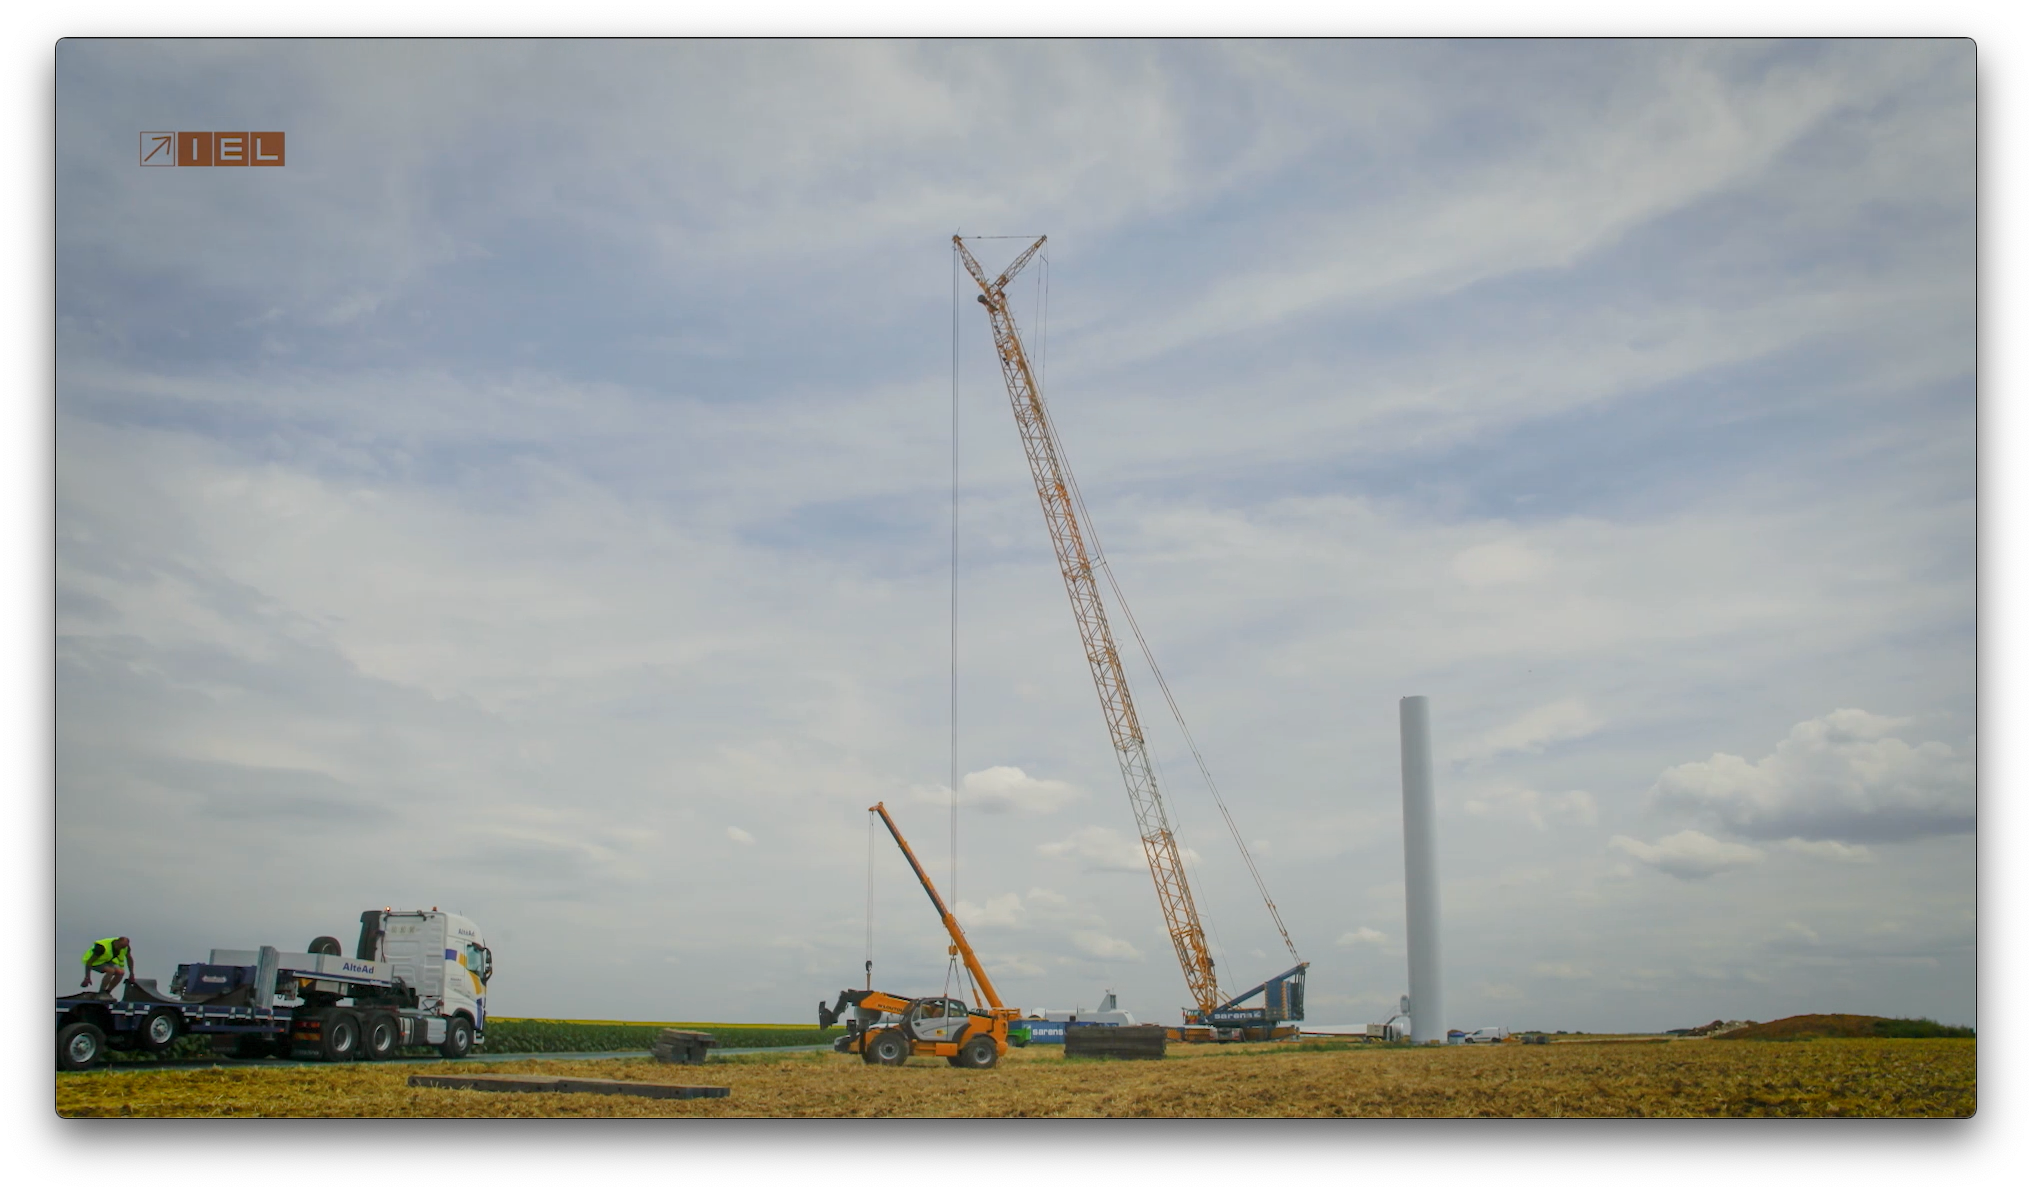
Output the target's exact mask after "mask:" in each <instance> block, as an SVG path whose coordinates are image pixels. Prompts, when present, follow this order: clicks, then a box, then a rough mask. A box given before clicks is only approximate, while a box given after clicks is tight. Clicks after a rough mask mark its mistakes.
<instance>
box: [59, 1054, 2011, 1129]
mask: <svg viewBox="0 0 2032 1192" xmlns="http://www.w3.org/2000/svg"><path fill="white" fill-rule="evenodd" d="M481 1070H484V1071H488V1072H495V1073H508V1072H530V1073H549V1074H554V1075H561V1076H584V1077H594V1078H600V1079H608V1080H648V1081H661V1082H667V1083H676V1084H712V1085H723V1086H727V1087H729V1088H731V1089H732V1093H731V1095H729V1096H728V1097H727V1098H726V1099H724V1100H696V1101H651V1100H647V1099H643V1098H638V1097H614V1096H597V1095H592V1094H584V1093H573V1094H531V1093H482V1092H470V1091H457V1090H448V1089H413V1088H410V1087H408V1085H407V1083H406V1082H407V1079H408V1077H409V1075H410V1074H411V1073H412V1072H417V1071H430V1072H459V1071H481ZM56 1108H57V1112H58V1113H59V1114H61V1115H63V1116H65V1117H557V1118H573V1117H701V1118H719V1117H772V1118H792V1117H982V1118H1002V1117H1009V1118H1032V1117H1122V1118H1130V1117H1961V1116H1967V1115H1970V1114H1973V1113H1974V1112H1975V1045H1974V1043H1973V1042H1972V1041H1970V1040H1963V1039H1825V1040H1815V1041H1810V1042H1802V1043H1757V1042H1716V1041H1712V1040H1697V1041H1681V1042H1671V1043H1664V1042H1655V1041H1646V1042H1641V1043H1639V1042H1611V1041H1606V1040H1603V1041H1594V1040H1586V1041H1575V1042H1561V1043H1559V1044H1557V1045H1555V1046H1550V1047H1525V1046H1518V1045H1504V1046H1495V1047H1447V1048H1431V1047H1425V1048H1410V1047H1390V1048H1384V1047H1361V1046H1353V1045H1345V1044H1333V1043H1328V1044H1321V1043H1307V1044H1288V1043H1286V1044H1254V1045H1230V1046H1226V1047H1222V1046H1216V1045H1211V1044H1209V1045H1199V1046H1179V1045H1173V1047H1172V1048H1171V1054H1170V1055H1169V1056H1168V1057H1167V1058H1166V1059H1164V1060H1161V1061H1148V1060H1146V1061H1135V1060H1086V1059H1073V1060H1068V1059H1066V1058H1065V1056H1064V1053H1063V1049H1061V1048H1057V1047H1031V1048H1027V1049H1021V1050H1015V1051H1012V1052H1010V1054H1009V1056H1008V1058H1007V1059H1006V1060H1004V1061H1003V1063H1002V1064H1001V1066H999V1067H997V1068H995V1069H994V1070H992V1071H987V1072H966V1071H959V1070H956V1069H953V1068H950V1067H948V1066H947V1065H946V1064H945V1063H944V1062H943V1061H939V1060H924V1059H920V1060H913V1061H912V1062H911V1063H910V1064H909V1065H907V1066H906V1067H904V1068H901V1069H895V1068H877V1067H868V1066H865V1065H863V1064H862V1063H861V1061H860V1060H859V1059H858V1058H857V1057H853V1056H844V1055H838V1054H834V1053H831V1052H812V1053H809V1054H803V1055H789V1056H785V1055H782V1054H777V1055H746V1056H728V1057H724V1058H719V1059H716V1060H714V1061H712V1062H710V1063H707V1064H703V1065H697V1066H673V1065H663V1064H658V1063H655V1062H653V1061H650V1060H588V1061H550V1060H527V1061H515V1062H507V1063H499V1064H491V1065H484V1066H482V1065H472V1064H443V1065H435V1066H431V1067H429V1068H427V1069H419V1068H415V1067H411V1066H407V1065H379V1064H350V1065H344V1066H334V1067H321V1066H313V1067H299V1068H267V1069H254V1068H215V1069H204V1070H184V1071H156V1072H147V1071H122V1072H92V1073H78V1074H63V1075H59V1076H58V1077H57V1085H56Z"/></svg>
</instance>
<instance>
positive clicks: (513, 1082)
mask: <svg viewBox="0 0 2032 1192" xmlns="http://www.w3.org/2000/svg"><path fill="white" fill-rule="evenodd" d="M409 1087H410V1088H415V1089H471V1090H473V1091H475V1092H482V1093H601V1094H605V1095H607V1096H616V1097H658V1098H663V1099H665V1100H676V1101H688V1100H691V1099H692V1098H694V1097H724V1096H726V1095H727V1093H728V1092H729V1091H730V1090H728V1089H724V1088H717V1087H714V1086H712V1085H698V1084H651V1083H649V1082H648V1081H645V1080H586V1079H583V1078H580V1077H577V1076H531V1075H514V1076H507V1075H494V1074H491V1073H489V1074H482V1073H477V1072H461V1073H458V1074H457V1075H449V1076H437V1075H432V1076H423V1075H418V1076H411V1077H410V1078H409Z"/></svg>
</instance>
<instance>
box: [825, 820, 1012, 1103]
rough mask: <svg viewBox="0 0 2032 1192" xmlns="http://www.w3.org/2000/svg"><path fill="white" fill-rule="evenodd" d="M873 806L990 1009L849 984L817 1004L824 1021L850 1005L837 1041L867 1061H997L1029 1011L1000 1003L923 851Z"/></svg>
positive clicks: (966, 1064)
mask: <svg viewBox="0 0 2032 1192" xmlns="http://www.w3.org/2000/svg"><path fill="white" fill-rule="evenodd" d="M868 810H869V811H871V812H873V813H874V814H876V815H879V816H881V817H882V822H883V824H885V825H886V826H887V827H888V829H889V835H891V836H893V837H895V839H896V847H898V848H900V849H902V850H903V857H904V859H905V860H907V861H909V862H910V868H911V870H912V871H913V872H914V873H916V874H917V880H918V882H920V883H921V884H922V885H923V886H924V892H925V893H926V894H928V895H930V896H931V905H932V906H934V907H936V908H937V909H938V919H939V922H940V923H943V924H944V925H945V930H946V934H947V935H950V936H951V937H952V944H951V946H950V947H948V948H947V949H946V952H947V954H948V955H950V956H957V957H959V958H960V960H961V962H962V963H964V964H965V965H966V969H967V977H968V979H969V980H970V981H971V982H972V984H973V986H974V1000H975V1001H976V1002H985V1003H986V1004H987V1008H986V1009H981V1008H978V1007H976V1008H969V1007H968V1006H967V1005H966V1003H964V1002H962V1001H960V1000H959V999H958V998H950V997H919V998H904V997H897V996H896V995H895V994H893V993H882V992H880V991H879V990H874V989H843V990H841V991H840V996H839V998H838V1000H836V1001H835V1002H834V1003H833V1004H832V1005H831V1006H830V1007H828V1006H827V1005H826V1004H825V1003H824V1002H820V1003H819V1004H818V1024H819V1026H821V1027H830V1026H832V1025H833V1024H834V1023H835V1022H838V1021H839V1019H840V1016H841V1015H842V1014H845V1013H847V1011H848V1009H849V1008H851V1009H852V1010H853V1013H852V1014H851V1015H850V1016H849V1017H848V1020H847V1033H846V1035H845V1036H844V1037H843V1038H841V1039H840V1041H839V1042H838V1043H835V1044H834V1045H833V1046H834V1047H835V1048H836V1049H837V1050H840V1051H845V1052H849V1053H858V1054H859V1055H860V1057H861V1062H862V1063H867V1064H887V1065H889V1066H891V1067H897V1066H900V1065H902V1064H903V1063H904V1061H906V1060H908V1059H909V1058H910V1057H911V1056H913V1055H936V1056H944V1057H945V1062H946V1063H948V1064H951V1065H952V1066H953V1067H955V1068H992V1067H994V1066H995V1063H996V1061H998V1060H1000V1059H1001V1058H1002V1057H1003V1056H1005V1055H1007V1054H1008V1053H1009V1023H1010V1022H1011V1021H1012V1020H1013V1019H1016V1018H1019V1017H1021V1016H1022V1014H1023V1011H1021V1010H1018V1009H1015V1008H1014V1007H1011V1006H1004V1005H1003V1004H1002V997H1001V995H1000V994H998V993H996V992H995V983H994V982H993V981H990V980H988V974H987V973H986V972H985V971H983V970H982V968H981V961H980V958H979V957H977V956H975V955H974V950H973V948H971V947H969V946H968V945H967V937H966V933H965V932H963V931H961V930H960V923H959V920H958V919H955V918H954V917H953V913H952V912H951V911H950V910H947V909H946V905H945V900H944V899H942V898H940V897H939V896H938V890H937V889H936V888H935V887H933V886H932V884H931V877H930V875H928V874H926V873H925V872H924V866H922V865H919V864H918V863H917V854H916V853H913V852H911V851H910V844H909V842H907V841H905V840H904V839H903V833H902V832H901V831H900V830H898V829H897V827H896V821H895V820H893V819H890V818H889V810H888V808H886V807H884V806H882V804H880V803H877V804H875V805H874V806H873V807H870V808H869V809H868ZM885 1019H886V1020H887V1021H885Z"/></svg>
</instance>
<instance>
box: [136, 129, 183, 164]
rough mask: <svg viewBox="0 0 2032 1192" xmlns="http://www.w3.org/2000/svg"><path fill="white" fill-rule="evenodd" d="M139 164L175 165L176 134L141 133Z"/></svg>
mask: <svg viewBox="0 0 2032 1192" xmlns="http://www.w3.org/2000/svg"><path fill="white" fill-rule="evenodd" d="M141 164H142V165H144V166H173V165H175V164H176V134H175V133H173V132H144V133H142V134H141Z"/></svg>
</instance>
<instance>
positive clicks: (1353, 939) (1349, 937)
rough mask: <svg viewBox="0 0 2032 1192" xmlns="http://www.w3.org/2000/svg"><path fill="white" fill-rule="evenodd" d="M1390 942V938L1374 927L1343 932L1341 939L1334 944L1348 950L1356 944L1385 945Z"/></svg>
mask: <svg viewBox="0 0 2032 1192" xmlns="http://www.w3.org/2000/svg"><path fill="white" fill-rule="evenodd" d="M1388 942H1390V937H1389V936H1387V935H1384V934H1383V933H1382V932H1380V931H1377V930H1376V929H1375V928H1373V927H1357V928H1355V929H1354V930H1353V931H1348V932H1343V933H1342V934H1341V937H1340V938H1339V939H1337V940H1335V941H1334V944H1335V946H1336V947H1341V948H1347V947H1352V946H1354V945H1356V944H1385V943H1388Z"/></svg>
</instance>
